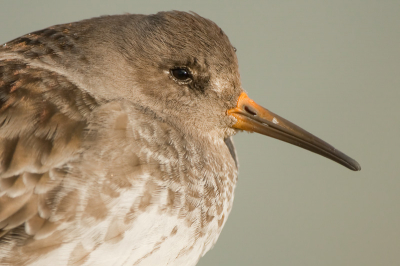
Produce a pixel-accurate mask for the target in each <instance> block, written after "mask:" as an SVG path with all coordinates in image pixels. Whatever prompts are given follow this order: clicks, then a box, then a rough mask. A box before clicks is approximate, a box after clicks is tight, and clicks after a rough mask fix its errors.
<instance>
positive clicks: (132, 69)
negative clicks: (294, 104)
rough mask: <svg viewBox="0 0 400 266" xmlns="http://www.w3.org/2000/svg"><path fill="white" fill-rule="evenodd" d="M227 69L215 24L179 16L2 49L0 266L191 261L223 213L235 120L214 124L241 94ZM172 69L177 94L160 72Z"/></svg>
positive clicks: (85, 25)
mask: <svg viewBox="0 0 400 266" xmlns="http://www.w3.org/2000/svg"><path fill="white" fill-rule="evenodd" d="M180 34H181V35H180ZM236 62H237V61H236V57H235V55H234V48H233V47H232V46H231V45H230V43H229V41H228V39H227V37H226V36H225V35H224V33H223V32H222V31H221V30H220V29H219V28H218V27H217V26H216V25H215V24H214V23H212V22H211V21H209V20H206V19H204V18H201V17H200V16H198V15H195V14H188V13H183V12H167V13H159V14H157V15H152V16H142V15H122V16H109V17H100V18H95V19H91V20H86V21H82V22H77V23H71V24H66V25H59V26H54V27H50V28H48V29H45V30H41V31H38V32H34V33H31V34H27V35H25V36H22V37H20V38H18V39H16V40H14V41H11V42H9V43H7V44H5V45H3V46H2V48H1V50H0V136H1V137H0V145H1V148H0V161H1V170H0V177H1V179H0V180H1V183H0V196H1V197H0V228H1V231H0V232H1V233H0V235H1V238H0V264H1V265H45V264H46V263H48V265H50V264H51V265H167V264H168V263H169V264H168V265H194V264H196V262H197V261H198V259H199V258H200V256H202V255H203V254H204V253H205V252H207V250H209V249H210V248H211V247H212V245H213V244H214V243H215V241H216V240H217V238H218V235H219V233H220V232H221V229H222V227H223V224H224V222H225V220H226V218H227V216H228V214H229V211H230V209H231V206H232V200H233V190H234V187H235V183H236V179H237V168H236V165H235V159H234V158H233V157H234V156H235V154H234V151H233V148H232V147H233V146H232V145H230V147H231V151H230V150H229V148H228V147H227V145H226V144H225V142H224V139H225V141H226V142H228V143H229V142H230V141H231V140H230V139H229V137H230V136H231V135H233V133H234V130H233V129H231V130H226V126H227V125H229V123H230V124H232V123H233V122H234V119H232V118H230V119H229V118H228V119H225V121H224V122H225V125H224V124H221V123H218V124H214V125H213V123H215V121H216V120H217V119H220V117H221V116H224V115H225V111H226V109H228V108H232V107H234V106H235V104H236V101H237V97H238V95H239V94H240V92H241V87H240V82H239V77H238V73H237V63H236ZM183 65H184V66H187V67H190V68H191V70H192V71H193V72H194V73H198V76H197V77H198V79H197V80H196V82H193V83H192V84H191V85H190V86H183V85H180V84H178V83H177V82H176V81H175V80H174V78H173V77H171V75H170V73H169V69H170V68H173V67H178V66H183ZM211 69H213V70H214V71H215V72H211ZM213 82H214V83H215V82H218V84H219V86H218V87H213ZM221 92H222V94H221ZM210 98H215V100H214V101H215V103H216V104H214V105H212V106H209V107H203V106H201V105H200V103H201V102H202V101H203V100H205V99H210ZM182 113H185V114H186V115H185V117H183V118H182V117H181V114H182ZM209 114H212V115H213V116H214V117H212V116H211V117H210V119H209V120H208V119H207V120H208V121H204V120H203V121H194V120H196V118H197V117H198V116H199V115H200V116H203V115H204V118H206V116H208V115H209ZM182 120H184V121H182ZM213 120H214V121H213ZM200 122H201V124H199V123H200ZM224 126H225V128H224ZM209 132H212V133H211V134H208V133H209ZM214 154H218V155H219V156H214Z"/></svg>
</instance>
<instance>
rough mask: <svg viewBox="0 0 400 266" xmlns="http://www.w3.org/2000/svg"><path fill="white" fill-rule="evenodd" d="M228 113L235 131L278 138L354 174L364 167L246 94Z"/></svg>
mask: <svg viewBox="0 0 400 266" xmlns="http://www.w3.org/2000/svg"><path fill="white" fill-rule="evenodd" d="M227 113H228V115H231V116H233V117H235V118H236V119H237V122H236V124H234V125H233V126H232V127H233V128H237V129H241V130H246V131H249V132H257V133H260V134H263V135H266V136H269V137H272V138H276V139H279V140H282V141H285V142H288V143H290V144H293V145H296V146H299V147H301V148H303V149H306V150H309V151H312V152H314V153H317V154H319V155H322V156H324V157H326V158H328V159H331V160H333V161H335V162H337V163H340V164H341V165H343V166H346V167H347V168H349V169H351V170H353V171H359V170H361V166H360V165H359V164H358V163H357V162H356V161H355V160H353V159H352V158H350V157H349V156H347V155H346V154H344V153H342V152H340V151H339V150H337V149H335V148H334V147H332V146H331V145H329V144H328V143H326V142H325V141H323V140H321V139H319V138H317V137H316V136H314V135H312V134H311V133H309V132H307V131H305V130H304V129H302V128H300V127H298V126H296V125H295V124H293V123H291V122H289V121H287V120H286V119H284V118H282V117H280V116H278V115H276V114H274V113H273V112H270V111H268V110H267V109H265V108H263V107H262V106H260V105H258V104H256V103H255V102H254V101H253V100H252V99H250V98H249V97H248V96H247V94H246V93H244V92H243V93H242V94H241V95H240V96H239V100H238V103H237V106H236V107H235V108H233V109H230V110H228V112H227Z"/></svg>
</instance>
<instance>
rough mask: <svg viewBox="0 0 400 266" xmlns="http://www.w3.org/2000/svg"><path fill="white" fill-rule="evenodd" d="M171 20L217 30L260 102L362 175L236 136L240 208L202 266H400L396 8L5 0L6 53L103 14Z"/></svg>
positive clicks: (2, 36) (1, 8)
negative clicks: (185, 14)
mask: <svg viewBox="0 0 400 266" xmlns="http://www.w3.org/2000/svg"><path fill="white" fill-rule="evenodd" d="M172 9H176V10H186V11H188V10H192V11H195V12H197V13H199V14H200V15H202V16H204V17H207V18H209V19H211V20H213V21H215V22H216V23H217V24H218V25H219V26H220V27H222V29H223V30H224V31H225V32H226V33H227V35H228V36H229V37H230V40H231V42H232V43H233V45H234V46H235V47H236V48H237V50H238V51H237V55H238V57H239V63H240V71H241V76H242V82H243V87H244V88H245V89H246V90H247V91H248V93H249V95H250V96H251V97H252V98H253V99H255V100H256V101H257V102H258V103H260V104H262V105H263V106H265V107H266V108H268V109H270V110H271V111H273V112H275V113H277V114H279V115H281V116H283V117H285V118H287V119H289V120H291V121H292V122H295V123H296V124H298V125H300V126H302V127H303V128H305V129H307V130H309V131H310V132H312V133H314V134H315V135H317V136H319V137H321V138H322V139H324V140H326V141H328V142H329V143H331V144H332V145H334V146H335V147H336V148H338V149H340V150H342V151H344V152H345V153H347V154H348V155H350V156H351V157H354V158H355V159H357V160H358V161H359V163H360V164H361V166H362V168H363V169H362V171H361V172H352V171H350V170H348V169H346V168H344V167H342V166H340V165H338V164H336V163H333V162H331V161H328V160H327V159H325V158H322V157H319V156H317V155H314V154H312V153H310V152H307V151H304V150H301V149H299V148H296V147H294V146H291V145H288V144H285V143H282V142H279V141H276V140H273V139H270V138H267V137H264V136H261V135H256V134H246V133H242V134H240V135H238V136H236V137H235V142H236V147H237V150H238V153H239V160H240V175H239V183H238V187H237V189H236V198H235V204H234V208H233V210H232V213H231V215H230V217H229V219H228V222H227V224H226V226H225V228H224V230H223V232H222V235H221V237H220V239H219V241H218V243H217V244H216V246H215V247H214V249H213V250H211V251H210V252H209V253H208V254H207V255H206V256H205V257H204V258H203V259H201V260H200V263H199V265H203V266H204V265H318V266H319V265H326V266H327V265H352V266H354V265H363V266H365V265H374V266H375V265H400V221H399V218H400V208H399V205H400V193H399V192H400V174H399V172H400V171H399V170H400V161H399V158H400V154H399V148H400V141H399V139H400V138H399V137H400V126H399V120H400V119H399V115H400V105H399V103H398V101H399V100H400V15H399V12H400V1H330V2H327V1H253V2H251V1H237V2H233V1H221V0H219V1H204V0H203V1H197V2H196V3H194V2H193V3H192V2H189V1H161V0H160V1H143V2H141V1H71V0H69V1H60V2H56V1H5V0H2V1H1V2H0V43H4V42H7V41H9V40H11V39H13V38H15V37H18V36H20V35H22V34H25V33H29V32H30V31H34V30H39V29H42V28H45V27H47V26H51V25H54V24H59V23H66V22H71V21H76V20H80V19H85V18H90V17H94V16H99V15H106V14H121V13H126V12H129V13H145V14H149V13H155V12H157V11H161V10H172Z"/></svg>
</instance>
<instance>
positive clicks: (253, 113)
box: [244, 106, 257, 116]
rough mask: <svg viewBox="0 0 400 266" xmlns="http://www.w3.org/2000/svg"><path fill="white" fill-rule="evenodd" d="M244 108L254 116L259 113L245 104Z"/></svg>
mask: <svg viewBox="0 0 400 266" xmlns="http://www.w3.org/2000/svg"><path fill="white" fill-rule="evenodd" d="M244 110H245V111H246V112H248V113H249V114H251V115H254V116H256V115H257V113H256V112H255V111H253V110H251V108H250V107H248V106H245V107H244Z"/></svg>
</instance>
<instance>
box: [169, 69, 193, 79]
mask: <svg viewBox="0 0 400 266" xmlns="http://www.w3.org/2000/svg"><path fill="white" fill-rule="evenodd" d="M171 74H172V76H174V78H176V79H177V80H178V81H184V82H189V81H190V80H191V79H192V75H191V74H190V72H189V70H187V69H185V68H174V69H171Z"/></svg>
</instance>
